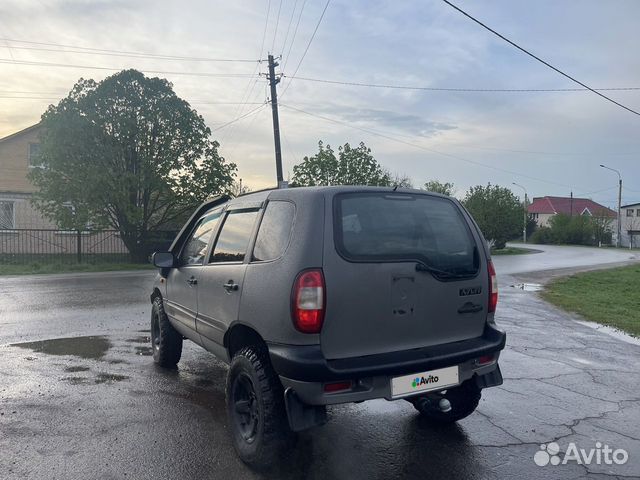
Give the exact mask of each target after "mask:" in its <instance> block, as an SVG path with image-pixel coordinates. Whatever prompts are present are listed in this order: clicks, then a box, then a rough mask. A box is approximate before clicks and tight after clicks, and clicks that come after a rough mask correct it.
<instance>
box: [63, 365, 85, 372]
mask: <svg viewBox="0 0 640 480" xmlns="http://www.w3.org/2000/svg"><path fill="white" fill-rule="evenodd" d="M64 371H65V372H69V373H75V372H87V371H89V367H81V366H76V367H67V368H65V369H64Z"/></svg>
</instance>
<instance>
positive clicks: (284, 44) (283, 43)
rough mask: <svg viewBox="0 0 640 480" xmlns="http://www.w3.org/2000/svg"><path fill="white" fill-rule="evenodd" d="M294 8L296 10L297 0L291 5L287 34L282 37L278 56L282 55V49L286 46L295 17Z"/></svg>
mask: <svg viewBox="0 0 640 480" xmlns="http://www.w3.org/2000/svg"><path fill="white" fill-rule="evenodd" d="M296 8H298V0H295V2H294V3H293V9H292V10H291V17H290V18H289V23H288V25H287V33H285V35H284V42H282V48H281V49H280V54H283V53H284V47H285V46H286V45H287V40H288V39H289V32H290V31H291V25H292V24H293V17H295V15H296Z"/></svg>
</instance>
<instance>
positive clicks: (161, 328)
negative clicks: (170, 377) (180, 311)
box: [151, 297, 182, 368]
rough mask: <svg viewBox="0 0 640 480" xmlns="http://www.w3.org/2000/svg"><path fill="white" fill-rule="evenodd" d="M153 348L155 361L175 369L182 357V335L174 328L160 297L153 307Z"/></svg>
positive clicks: (156, 299)
mask: <svg viewBox="0 0 640 480" xmlns="http://www.w3.org/2000/svg"><path fill="white" fill-rule="evenodd" d="M151 348H152V350H153V361H154V362H155V363H157V364H158V365H160V366H161V367H165V368H175V366H176V365H177V364H178V362H179V361H180V357H181V356H182V335H180V333H178V331H177V330H176V329H175V328H173V326H172V325H171V323H170V322H169V318H168V317H167V314H166V313H165V311H164V305H163V303H162V299H161V298H160V297H156V298H155V299H154V300H153V306H152V307H151Z"/></svg>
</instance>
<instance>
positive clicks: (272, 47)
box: [271, 0, 282, 52]
mask: <svg viewBox="0 0 640 480" xmlns="http://www.w3.org/2000/svg"><path fill="white" fill-rule="evenodd" d="M281 11H282V0H280V6H279V7H278V15H277V16H276V28H275V29H274V30H273V41H272V42H271V52H273V49H274V48H275V46H276V38H277V37H278V25H279V24H280V12H281Z"/></svg>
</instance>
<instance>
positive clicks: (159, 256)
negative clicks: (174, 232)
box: [151, 252, 176, 268]
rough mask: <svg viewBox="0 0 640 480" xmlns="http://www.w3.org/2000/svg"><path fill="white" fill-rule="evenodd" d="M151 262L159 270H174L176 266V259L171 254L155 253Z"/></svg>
mask: <svg viewBox="0 0 640 480" xmlns="http://www.w3.org/2000/svg"><path fill="white" fill-rule="evenodd" d="M151 261H152V262H153V264H154V265H155V266H156V267H158V268H173V267H175V266H176V257H174V256H173V253H171V252H155V253H154V254H153V256H152V257H151Z"/></svg>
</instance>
